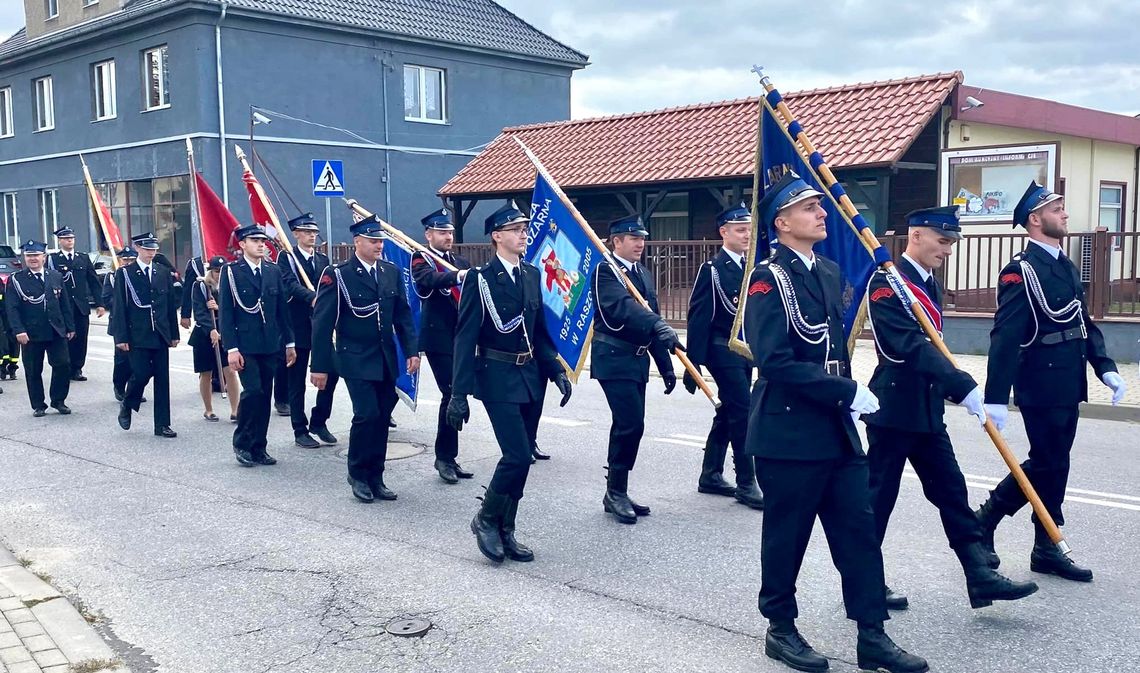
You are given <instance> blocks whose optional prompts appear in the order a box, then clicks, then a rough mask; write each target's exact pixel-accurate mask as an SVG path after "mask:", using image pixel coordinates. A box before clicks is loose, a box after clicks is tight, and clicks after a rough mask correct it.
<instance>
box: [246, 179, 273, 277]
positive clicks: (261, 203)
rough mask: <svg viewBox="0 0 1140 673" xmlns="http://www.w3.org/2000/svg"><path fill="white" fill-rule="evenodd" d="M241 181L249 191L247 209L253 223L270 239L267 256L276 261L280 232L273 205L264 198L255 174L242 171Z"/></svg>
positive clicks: (263, 191) (263, 192)
mask: <svg viewBox="0 0 1140 673" xmlns="http://www.w3.org/2000/svg"><path fill="white" fill-rule="evenodd" d="M241 181H242V182H244V183H245V188H246V190H247V191H248V192H249V210H250V212H251V213H252V214H253V223H254V224H256V225H257V226H259V227H261V228H262V229H264V230H265V235H266V236H268V237H269V241H270V242H269V251H268V254H269V258H270V259H272V260H273V261H277V249H278V248H279V247H281V244H280V243H279V242H278V239H279V238H280V236H281V232H280V231H279V230H278V228H277V224H276V223H277V221H278V220H277V214H276V213H274V212H273V206H271V205H269V201H268V200H267V199H266V198H265V190H264V189H262V187H261V183H260V182H258V181H257V176H256V175H254V174H253V173H251V172H249V171H243V172H242V175H241Z"/></svg>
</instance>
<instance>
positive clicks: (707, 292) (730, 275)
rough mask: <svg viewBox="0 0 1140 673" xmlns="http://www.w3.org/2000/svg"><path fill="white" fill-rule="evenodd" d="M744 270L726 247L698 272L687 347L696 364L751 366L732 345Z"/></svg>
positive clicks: (694, 284)
mask: <svg viewBox="0 0 1140 673" xmlns="http://www.w3.org/2000/svg"><path fill="white" fill-rule="evenodd" d="M743 280H744V269H743V268H741V266H740V265H739V264H737V263H736V261H735V260H733V259H732V257H731V256H729V254H728V252H726V251H725V250H724V249H723V248H722V249H721V251H720V252H719V253H718V254H717V255H716V257H713V258H712V259H710V260H709V261H707V262H705V263H704V264H702V265H701V268H700V269H699V270H698V271H697V279H696V281H694V283H693V293H692V295H691V296H690V297H689V317H688V334H687V341H686V344H685V345H686V347H687V349H688V356H689V359H690V360H691V361H692V362H693V364H695V365H705V366H710V367H748V366H750V363H749V362H748V360H747V358H744V357H743V356H741V355H739V354H737V353H734V352H733V351H732V350H730V349H729V347H728V341H729V338H730V337H731V336H732V325H733V322H735V320H736V311H737V308H738V306H739V303H740V284H741V282H742V281H743Z"/></svg>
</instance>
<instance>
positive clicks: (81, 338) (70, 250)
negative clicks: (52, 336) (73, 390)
mask: <svg viewBox="0 0 1140 673" xmlns="http://www.w3.org/2000/svg"><path fill="white" fill-rule="evenodd" d="M55 238H56V240H57V241H58V242H59V252H55V253H52V254H51V255H49V256H48V267H49V268H52V269H55V270H56V271H58V272H60V273H61V274H63V282H64V284H65V285H67V294H68V295H69V296H70V297H71V303H72V306H71V311H72V318H71V320H72V322H73V323H75V337H74V338H73V339H71V340H70V341H68V342H67V352H68V355H69V357H70V359H71V380H72V381H86V380H87V377H86V376H84V375H83V365H84V364H86V363H87V337H88V331H89V330H90V328H91V306H92V305H94V306H95V311H96V313H97V314H98V316H99V317H100V318H102V317H103V314H104V313H105V312H106V311H105V309H104V305H103V296H102V293H101V292H100V291H99V276H98V275H96V273H95V265H94V264H92V263H91V258H90V257H88V256H87V254H86V253H82V252H76V251H75V231H73V230H72V229H71V227H61V228H59V229H56V230H55Z"/></svg>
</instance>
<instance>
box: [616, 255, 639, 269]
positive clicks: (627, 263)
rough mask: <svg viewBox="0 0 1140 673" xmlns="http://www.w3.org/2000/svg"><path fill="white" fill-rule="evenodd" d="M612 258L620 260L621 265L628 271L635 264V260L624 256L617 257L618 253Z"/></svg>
mask: <svg viewBox="0 0 1140 673" xmlns="http://www.w3.org/2000/svg"><path fill="white" fill-rule="evenodd" d="M614 259H616V260H617V261H619V262H621V265H622V266H624V267H625V268H626V270H628V271H633V266H634V265H635V264H637V261H636V260H634V261H632V262H631V261H629V260H628V259H626V258H625V257H619V256H618V255H614Z"/></svg>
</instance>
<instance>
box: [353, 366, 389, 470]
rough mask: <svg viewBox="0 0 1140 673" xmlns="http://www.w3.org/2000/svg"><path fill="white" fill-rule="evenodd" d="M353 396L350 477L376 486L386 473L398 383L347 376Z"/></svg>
mask: <svg viewBox="0 0 1140 673" xmlns="http://www.w3.org/2000/svg"><path fill="white" fill-rule="evenodd" d="M344 387H345V388H348V396H349V398H351V399H352V429H351V430H349V433H348V476H350V477H352V478H353V479H356V480H357V481H363V482H364V483H366V484H368V485H369V486H374V485H375V484H376V483H377V482H378V481H380V479H381V478H382V477H383V476H384V461H385V459H387V457H388V420H389V419H390V418H392V410H393V409H395V408H396V402H397V400H398V399H399V398H398V397H397V395H396V382H395V381H394V380H392V379H388V380H386V381H367V380H364V379H347V378H346V379H344Z"/></svg>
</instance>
